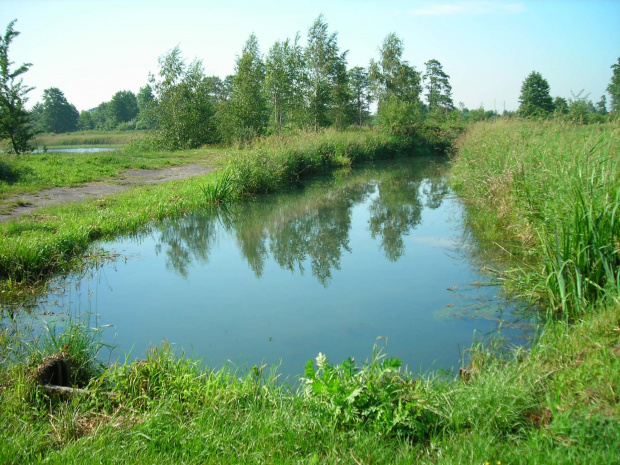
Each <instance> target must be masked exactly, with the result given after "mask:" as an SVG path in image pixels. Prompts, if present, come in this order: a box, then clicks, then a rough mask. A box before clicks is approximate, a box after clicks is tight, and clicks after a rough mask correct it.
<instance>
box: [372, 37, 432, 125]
mask: <svg viewBox="0 0 620 465" xmlns="http://www.w3.org/2000/svg"><path fill="white" fill-rule="evenodd" d="M403 51H404V45H403V42H402V40H400V39H399V38H398V37H397V36H396V34H394V33H391V34H388V36H387V37H386V38H385V40H384V41H383V45H382V46H381V48H380V49H379V52H380V55H381V57H380V60H379V62H375V61H374V60H372V61H371V63H370V73H369V76H370V80H371V85H372V91H373V95H374V97H375V99H376V100H377V101H378V107H377V120H378V123H379V125H380V126H382V127H383V128H384V129H385V130H387V131H392V132H396V133H400V134H406V133H411V130H412V129H413V128H414V127H415V126H416V125H418V124H420V123H421V122H422V111H421V109H422V104H421V102H420V92H421V91H422V88H421V85H420V73H418V72H417V71H416V70H415V68H414V67H413V66H411V65H409V63H408V62H406V61H403V60H402V54H403Z"/></svg>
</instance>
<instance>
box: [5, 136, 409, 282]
mask: <svg viewBox="0 0 620 465" xmlns="http://www.w3.org/2000/svg"><path fill="white" fill-rule="evenodd" d="M415 147H416V145H415V143H414V142H413V141H411V140H406V139H403V138H399V137H395V136H392V135H386V134H382V133H378V132H374V131H370V130H367V131H352V132H341V133H338V132H335V131H334V132H332V131H327V132H325V133H322V134H316V133H313V134H306V135H300V136H297V137H295V138H294V139H292V140H281V139H276V138H274V139H267V140H264V141H260V142H257V143H256V144H255V145H254V146H252V147H250V148H247V149H239V150H232V149H231V150H230V151H228V152H227V153H228V154H227V155H225V156H224V155H222V157H223V158H220V159H219V160H218V163H224V164H225V163H226V162H228V167H227V168H226V169H225V170H223V172H222V173H216V174H214V175H211V176H207V177H202V178H195V179H192V180H188V181H178V182H172V183H166V184H164V185H158V186H148V187H139V188H135V189H132V190H131V191H130V192H129V193H126V194H121V195H115V196H111V197H105V198H103V199H97V200H90V201H85V202H81V203H79V204H72V205H63V206H57V207H50V208H45V209H40V210H38V211H37V213H36V214H35V215H28V216H24V217H21V218H19V219H17V220H14V221H10V222H7V223H4V224H0V233H1V235H0V279H2V280H3V283H4V284H3V285H4V289H3V290H4V291H5V294H11V293H12V291H13V290H15V289H20V286H21V284H22V283H26V284H28V283H33V282H38V281H40V280H42V279H45V278H46V277H47V276H49V275H50V274H51V273H54V272H57V271H62V270H66V269H68V268H70V267H72V266H75V264H76V262H78V263H79V262H80V258H81V257H82V255H83V254H84V253H85V252H86V250H87V249H88V247H89V246H90V244H91V243H92V242H93V241H95V240H97V239H100V238H105V237H112V236H114V235H117V234H123V233H130V232H133V231H136V230H138V229H140V228H144V227H146V226H147V224H148V223H149V222H150V221H153V220H160V219H162V218H165V217H168V216H177V215H181V214H183V213H184V212H187V211H190V210H196V209H200V208H205V207H208V206H210V205H213V203H217V202H221V201H228V200H233V199H234V198H235V197H238V196H248V195H254V194H259V193H264V192H276V191H278V190H280V189H285V188H288V187H291V186H292V185H294V184H295V182H296V181H297V180H298V179H301V178H303V177H306V176H310V175H312V174H316V173H320V172H325V171H328V170H330V169H333V168H336V167H343V166H351V164H353V163H354V162H357V161H361V160H371V159H377V158H388V157H394V156H397V155H398V154H411V153H413V152H412V150H414V149H415ZM204 156H205V153H204V152H201V151H200V150H198V151H191V152H178V153H177V152H174V153H171V154H157V153H156V154H152V155H150V154H144V155H142V154H140V155H133V152H128V153H127V154H125V153H121V154H119V155H118V156H116V155H113V156H111V157H112V158H114V157H118V158H119V159H123V160H125V163H134V164H135V163H138V160H140V159H142V160H144V159H152V160H155V162H154V163H156V164H162V163H164V164H165V163H179V162H181V161H185V162H187V161H188V160H196V159H199V158H200V157H204ZM214 156H217V154H216V155H214ZM108 157H110V156H108ZM82 158H85V159H89V158H90V157H84V156H82ZM212 159H213V158H212ZM63 160H64V162H66V163H62V168H60V169H59V171H56V172H55V173H56V175H57V176H59V177H60V178H61V179H65V180H66V179H70V178H71V176H72V174H65V175H61V174H60V173H62V170H65V169H66V170H70V173H73V174H75V173H78V172H79V173H82V172H83V170H82V169H81V168H80V167H81V166H83V165H82V163H86V162H84V161H82V162H80V163H76V164H75V165H73V167H71V164H70V163H68V162H69V161H70V160H69V159H68V158H67V159H63ZM24 163H30V164H34V163H37V162H35V161H34V160H33V159H30V160H27V161H24ZM104 165H105V166H107V164H106V163H103V164H102V166H104ZM37 166H39V165H37ZM40 166H41V172H42V171H43V166H47V165H46V164H45V162H44V161H43V162H41V165H40ZM75 176H78V174H75ZM102 176H103V175H102ZM80 179H83V177H81V178H80ZM24 184H25V185H32V183H31V182H29V181H28V180H27V179H26V180H24ZM63 185H66V181H65V184H63Z"/></svg>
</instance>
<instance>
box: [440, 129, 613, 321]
mask: <svg viewBox="0 0 620 465" xmlns="http://www.w3.org/2000/svg"><path fill="white" fill-rule="evenodd" d="M619 151H620V125H618V122H615V123H609V124H605V125H590V126H581V125H573V124H568V123H557V122H538V123H533V122H523V121H521V122H511V121H500V122H497V123H493V124H481V125H477V126H474V127H473V128H472V129H471V130H470V131H469V132H468V133H467V136H466V137H465V138H463V139H462V140H461V143H460V146H459V156H458V159H457V162H456V164H455V167H454V170H453V176H452V184H453V186H454V187H455V189H456V190H457V191H458V193H459V194H460V195H461V196H462V197H463V198H464V199H465V202H466V203H467V204H468V206H469V207H470V208H469V209H468V213H469V222H470V224H471V225H472V226H473V227H474V228H475V230H476V233H477V236H478V237H479V238H480V239H481V240H483V241H485V242H486V243H487V244H492V243H495V244H498V245H499V247H496V250H497V251H498V252H500V254H502V255H503V257H502V259H503V260H504V261H508V262H510V263H512V264H513V265H514V266H515V267H514V269H512V270H508V272H507V275H506V282H507V284H508V285H509V286H510V287H511V288H512V290H513V291H514V292H516V293H518V294H520V295H522V296H524V297H527V298H530V299H532V300H534V301H535V303H537V304H539V305H543V306H545V307H547V308H549V309H550V311H551V312H552V313H556V314H557V313H562V314H563V315H564V316H566V317H568V318H573V317H575V316H578V315H580V314H582V313H583V312H585V311H587V310H588V309H589V308H590V307H591V306H592V305H593V304H595V303H597V302H599V301H601V300H604V299H614V298H617V296H618V295H619V293H620V292H619V291H620V274H619V272H618V270H619V269H620V158H619V157H618V152H619Z"/></svg>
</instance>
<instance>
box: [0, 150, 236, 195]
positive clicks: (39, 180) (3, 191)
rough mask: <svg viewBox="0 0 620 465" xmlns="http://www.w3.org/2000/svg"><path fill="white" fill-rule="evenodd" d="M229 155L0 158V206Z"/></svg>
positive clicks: (136, 153) (199, 152) (134, 153)
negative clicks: (59, 189) (46, 191)
mask: <svg viewBox="0 0 620 465" xmlns="http://www.w3.org/2000/svg"><path fill="white" fill-rule="evenodd" d="M227 153H228V151H226V150H224V149H218V148H205V149H197V150H187V151H184V152H141V151H135V150H119V151H114V152H104V153H41V154H28V155H25V156H19V157H16V156H10V155H6V154H0V202H2V200H3V199H7V198H8V197H11V196H15V195H19V194H24V193H32V192H38V191H41V190H43V189H49V188H52V187H75V186H79V185H82V184H85V183H89V182H94V181H103V180H112V181H113V180H115V179H118V177H119V176H120V174H121V173H122V172H124V171H127V170H131V169H159V168H166V167H169V166H177V165H182V164H187V163H202V164H213V165H216V164H220V163H222V159H224V158H226V156H227Z"/></svg>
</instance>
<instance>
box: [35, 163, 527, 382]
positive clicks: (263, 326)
mask: <svg viewBox="0 0 620 465" xmlns="http://www.w3.org/2000/svg"><path fill="white" fill-rule="evenodd" d="M448 169H449V167H448V164H447V163H446V162H445V160H444V159H442V158H415V159H405V160H396V161H391V162H385V163H383V162H382V163H375V164H372V165H368V166H365V167H363V168H359V169H356V170H354V171H351V172H344V171H343V172H339V173H336V174H334V175H333V176H330V177H329V178H325V179H317V180H314V181H312V182H310V183H308V184H307V185H305V187H303V188H302V189H299V190H297V191H294V192H291V193H287V194H281V195H274V196H266V197H262V198H259V199H256V200H253V201H249V202H247V203H240V204H235V205H230V206H229V207H227V208H220V209H214V210H205V211H203V212H197V213H195V214H192V215H189V216H187V217H184V218H180V219H175V220H168V221H164V222H163V223H161V224H157V225H155V226H153V227H152V228H151V230H150V231H149V232H146V233H143V234H139V235H137V236H134V237H123V238H120V239H118V240H115V241H113V242H106V243H102V244H101V247H102V248H103V249H105V250H106V251H109V252H112V253H116V254H119V256H118V257H117V259H115V260H113V261H111V262H108V263H105V264H103V265H101V266H100V267H99V268H97V269H94V270H91V271H90V272H87V273H85V274H84V275H81V276H77V275H76V276H69V277H68V278H65V279H62V280H58V281H57V282H56V283H55V286H54V289H55V290H54V291H53V292H52V293H50V294H49V295H47V296H46V297H45V298H44V299H42V300H41V301H40V302H39V303H38V307H37V309H36V310H35V312H34V314H35V315H37V314H38V315H41V318H43V319H48V320H50V319H51V320H54V319H61V320H62V318H65V317H66V315H72V316H73V317H75V316H76V315H84V314H89V313H90V314H92V316H91V317H90V318H91V319H92V320H93V321H92V323H91V324H96V325H112V327H111V328H108V329H107V330H106V331H105V332H104V334H105V338H106V340H107V341H109V342H113V343H114V344H115V345H116V347H117V349H116V351H117V352H116V353H117V355H119V356H120V357H121V359H124V354H126V353H130V354H131V355H130V357H131V358H143V357H144V355H145V352H146V350H147V349H148V348H149V347H152V346H155V345H161V343H162V341H168V342H170V343H171V344H172V346H173V347H175V348H176V351H177V353H179V354H180V353H181V352H182V351H184V352H185V354H186V355H187V356H190V357H193V358H198V359H201V360H203V361H204V363H205V364H207V365H209V366H212V367H214V368H219V367H221V366H223V365H224V364H226V363H229V364H232V365H233V366H235V367H238V368H240V369H241V370H247V369H248V368H249V367H251V366H252V365H261V364H267V365H274V364H279V365H280V371H281V373H282V374H283V375H285V376H289V377H290V379H293V380H294V377H295V375H299V374H301V373H302V372H303V366H304V364H305V363H306V362H307V361H308V360H309V359H314V358H315V357H316V356H317V355H318V353H319V352H322V353H325V354H326V355H327V357H328V359H329V360H330V361H332V362H335V363H339V362H341V361H343V360H344V359H346V358H347V357H349V356H351V357H354V358H355V359H357V360H367V359H369V358H370V356H371V350H372V346H373V344H374V343H375V341H376V339H377V338H378V337H380V336H383V337H386V338H388V347H387V349H388V352H389V355H390V356H394V357H398V358H400V359H401V360H402V361H403V362H404V364H406V365H407V366H408V367H409V369H410V370H414V371H418V370H423V371H426V370H429V369H432V370H437V369H458V366H459V363H460V358H461V355H462V352H463V351H464V350H466V349H467V348H469V347H470V345H471V343H472V341H473V340H474V337H476V338H478V339H481V338H483V337H486V336H488V335H489V334H494V333H495V332H496V331H497V330H498V328H499V327H500V326H501V328H502V329H501V334H502V336H504V337H505V338H508V339H509V341H511V342H514V343H516V344H523V343H524V342H525V341H526V340H527V337H528V335H529V334H530V331H531V326H530V325H529V324H528V321H527V318H526V317H527V312H525V311H524V310H523V308H521V306H520V305H518V304H515V303H514V302H510V301H508V300H506V299H504V298H503V297H502V296H501V293H500V289H499V288H498V287H497V286H496V285H494V284H493V283H492V282H491V281H490V278H489V277H488V276H485V275H483V274H482V273H481V272H480V271H479V269H478V267H479V265H478V264H475V263H473V262H474V260H473V257H475V256H478V255H479V254H477V253H476V248H475V246H474V244H472V243H470V241H469V239H468V237H469V235H468V233H467V231H466V230H464V227H463V222H462V216H463V210H462V206H461V203H460V202H459V201H458V199H457V198H456V197H455V195H454V194H453V193H452V192H451V191H450V189H449V187H448V183H447V175H448ZM43 315H47V316H43ZM49 315H51V316H49Z"/></svg>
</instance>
